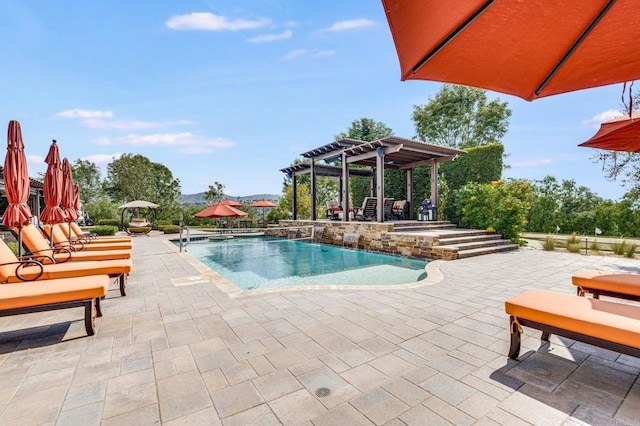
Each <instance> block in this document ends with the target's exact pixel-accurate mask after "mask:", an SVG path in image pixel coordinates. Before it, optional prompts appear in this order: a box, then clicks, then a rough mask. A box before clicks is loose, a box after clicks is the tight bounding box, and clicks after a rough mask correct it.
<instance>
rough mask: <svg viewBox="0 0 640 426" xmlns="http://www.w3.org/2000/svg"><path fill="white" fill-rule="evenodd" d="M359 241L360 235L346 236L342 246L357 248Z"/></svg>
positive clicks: (343, 238)
mask: <svg viewBox="0 0 640 426" xmlns="http://www.w3.org/2000/svg"><path fill="white" fill-rule="evenodd" d="M358 241H360V234H344V236H343V237H342V246H343V247H344V246H357V245H358Z"/></svg>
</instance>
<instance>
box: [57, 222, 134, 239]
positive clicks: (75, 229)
mask: <svg viewBox="0 0 640 426" xmlns="http://www.w3.org/2000/svg"><path fill="white" fill-rule="evenodd" d="M70 225H71V226H70V227H69V226H65V225H62V232H64V235H65V236H66V237H67V239H68V240H70V241H73V240H80V241H82V242H84V243H87V242H89V243H92V242H96V243H101V242H104V243H109V242H116V241H117V242H128V241H131V237H129V236H108V235H102V236H99V235H98V234H94V233H91V232H84V231H82V229H81V228H80V226H79V225H78V224H77V223H76V222H71V224H70ZM69 228H71V233H69Z"/></svg>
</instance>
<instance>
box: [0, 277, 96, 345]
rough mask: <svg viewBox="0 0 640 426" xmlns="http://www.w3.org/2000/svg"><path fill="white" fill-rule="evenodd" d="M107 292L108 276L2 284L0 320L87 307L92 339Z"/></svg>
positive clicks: (88, 327)
mask: <svg viewBox="0 0 640 426" xmlns="http://www.w3.org/2000/svg"><path fill="white" fill-rule="evenodd" d="M108 289H109V277H108V276H107V275H91V276H86V277H78V278H65V279H52V280H39V281H31V282H24V283H16V284H2V285H0V317H6V316H10V315H21V314H26V313H32V312H45V311H52V310H55V309H67V308H75V307H84V327H85V330H86V331H87V334H88V335H89V336H92V335H93V334H94V333H95V328H94V326H95V317H96V316H98V317H101V316H102V310H101V309H100V298H102V297H104V296H105V295H106V294H107V290H108Z"/></svg>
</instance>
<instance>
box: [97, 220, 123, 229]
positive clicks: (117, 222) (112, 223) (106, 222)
mask: <svg viewBox="0 0 640 426" xmlns="http://www.w3.org/2000/svg"><path fill="white" fill-rule="evenodd" d="M98 225H109V226H115V227H116V228H117V227H118V226H120V219H100V220H99V221H98Z"/></svg>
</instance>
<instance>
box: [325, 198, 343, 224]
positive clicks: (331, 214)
mask: <svg viewBox="0 0 640 426" xmlns="http://www.w3.org/2000/svg"><path fill="white" fill-rule="evenodd" d="M325 205H326V206H327V210H326V211H327V219H331V220H338V213H339V212H341V211H342V208H341V207H340V204H338V202H337V201H336V200H328V201H326V202H325Z"/></svg>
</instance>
